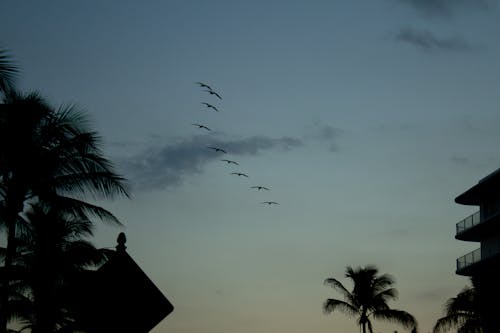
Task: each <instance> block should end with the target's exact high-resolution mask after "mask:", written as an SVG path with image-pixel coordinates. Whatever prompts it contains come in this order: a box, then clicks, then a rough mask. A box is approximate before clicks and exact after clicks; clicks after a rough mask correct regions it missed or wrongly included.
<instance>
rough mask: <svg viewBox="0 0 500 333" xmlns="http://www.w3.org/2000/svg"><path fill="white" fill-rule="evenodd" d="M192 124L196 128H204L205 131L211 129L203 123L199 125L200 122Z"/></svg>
mask: <svg viewBox="0 0 500 333" xmlns="http://www.w3.org/2000/svg"><path fill="white" fill-rule="evenodd" d="M192 125H193V126H196V127H198V128H203V129H206V130H207V131H211V129H210V128H208V127H207V126H205V125H201V124H192Z"/></svg>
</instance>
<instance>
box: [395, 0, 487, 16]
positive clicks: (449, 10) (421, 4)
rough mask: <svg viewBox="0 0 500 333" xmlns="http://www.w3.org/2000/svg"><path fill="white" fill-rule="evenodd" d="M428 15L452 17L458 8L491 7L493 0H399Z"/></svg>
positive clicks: (484, 8)
mask: <svg viewBox="0 0 500 333" xmlns="http://www.w3.org/2000/svg"><path fill="white" fill-rule="evenodd" d="M399 1H400V2H401V3H406V4H408V5H409V6H411V7H413V8H414V9H415V10H416V11H418V12H419V13H420V14H421V15H423V16H426V17H451V16H452V15H453V14H454V13H455V11H456V10H458V9H460V8H463V9H466V10H468V9H483V10H486V9H488V8H490V2H491V0H399Z"/></svg>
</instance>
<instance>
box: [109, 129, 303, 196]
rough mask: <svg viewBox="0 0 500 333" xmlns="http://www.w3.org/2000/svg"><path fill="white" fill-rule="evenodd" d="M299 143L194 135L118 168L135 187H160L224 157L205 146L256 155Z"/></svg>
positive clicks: (286, 139)
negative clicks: (223, 138)
mask: <svg viewBox="0 0 500 333" xmlns="http://www.w3.org/2000/svg"><path fill="white" fill-rule="evenodd" d="M301 145H302V140H300V139H296V138H292V137H281V138H269V137H265V136H253V137H249V138H244V139H239V140H225V141H224V140H216V139H214V138H213V137H211V136H209V135H200V136H194V137H192V138H189V139H184V140H179V141H177V142H174V143H172V144H169V145H164V146H159V147H153V148H149V149H147V150H145V151H142V152H140V153H138V154H136V155H134V156H130V157H127V158H125V159H123V160H122V161H121V163H119V164H120V166H121V169H122V170H124V172H125V176H126V177H127V178H128V179H130V181H131V182H132V184H133V186H134V188H136V189H138V190H153V189H164V188H167V187H170V186H176V185H180V184H182V182H183V180H184V178H185V177H187V176H190V175H196V174H201V173H202V172H203V168H204V166H205V165H206V164H207V163H208V162H210V161H214V160H218V159H221V158H224V156H222V155H224V154H221V153H217V152H215V151H213V150H211V149H209V148H208V146H215V147H221V148H223V149H224V150H226V151H227V152H228V155H233V156H234V155H237V156H238V155H240V156H242V155H257V154H259V153H260V152H262V151H265V150H274V149H278V150H281V151H287V150H290V149H293V148H296V147H299V146H301Z"/></svg>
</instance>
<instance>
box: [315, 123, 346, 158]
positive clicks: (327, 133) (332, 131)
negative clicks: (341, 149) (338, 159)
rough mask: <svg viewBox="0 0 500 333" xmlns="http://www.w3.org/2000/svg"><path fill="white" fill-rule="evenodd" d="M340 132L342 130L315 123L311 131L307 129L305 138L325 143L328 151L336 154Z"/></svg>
mask: <svg viewBox="0 0 500 333" xmlns="http://www.w3.org/2000/svg"><path fill="white" fill-rule="evenodd" d="M342 132H343V130H342V129H340V128H338V127H333V126H331V125H328V124H322V123H320V122H315V123H314V124H313V127H312V129H309V134H308V135H307V136H306V137H309V138H312V139H315V140H319V141H322V142H325V143H326V144H327V145H328V150H329V151H331V152H337V151H338V144H337V141H338V138H339V136H340V135H341V134H342Z"/></svg>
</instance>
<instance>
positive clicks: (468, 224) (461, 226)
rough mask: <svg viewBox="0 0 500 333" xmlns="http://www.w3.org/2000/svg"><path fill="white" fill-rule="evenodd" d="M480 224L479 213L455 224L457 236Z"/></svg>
mask: <svg viewBox="0 0 500 333" xmlns="http://www.w3.org/2000/svg"><path fill="white" fill-rule="evenodd" d="M479 223H481V214H480V212H479V211H477V212H475V213H474V214H472V215H469V216H467V217H466V218H465V219H463V220H462V221H460V222H458V223H457V235H458V234H460V233H462V232H464V231H465V230H467V229H470V228H472V227H473V226H475V225H478V224H479Z"/></svg>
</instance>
